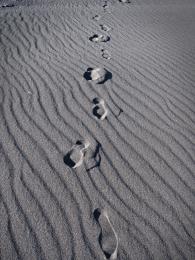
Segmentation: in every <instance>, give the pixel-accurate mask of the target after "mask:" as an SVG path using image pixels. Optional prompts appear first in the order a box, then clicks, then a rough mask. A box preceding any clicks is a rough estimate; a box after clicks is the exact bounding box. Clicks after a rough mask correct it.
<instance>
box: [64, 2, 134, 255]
mask: <svg viewBox="0 0 195 260" xmlns="http://www.w3.org/2000/svg"><path fill="white" fill-rule="evenodd" d="M119 2H122V3H130V1H128V0H119ZM103 9H104V11H108V9H109V5H108V2H107V1H105V4H104V5H103ZM92 19H93V20H95V21H99V20H100V19H101V16H100V15H95V16H94V17H92ZM99 26H100V29H101V30H102V31H104V32H109V31H111V28H110V27H109V26H107V25H105V24H99ZM89 40H90V41H91V42H93V43H96V44H101V43H107V42H109V41H110V40H111V37H110V36H109V35H105V34H94V35H92V36H91V37H89ZM101 55H102V57H103V58H104V59H106V60H110V59H111V53H110V52H109V51H108V50H107V49H106V48H101ZM83 77H84V78H85V79H86V80H87V81H90V82H92V84H93V83H94V84H104V83H105V82H106V81H107V80H110V79H111V78H112V73H111V72H110V71H108V70H107V69H105V68H88V69H87V70H86V71H85V72H84V74H83ZM92 103H93V105H92V113H93V115H94V116H95V117H96V118H97V119H98V120H101V121H103V120H105V119H106V118H107V116H108V114H109V113H108V112H109V111H108V107H107V105H106V103H105V101H104V99H102V98H100V97H95V98H94V99H93V101H92ZM121 112H122V110H121V111H120V112H119V115H120V113H121ZM89 146H90V143H89V142H88V141H85V140H82V141H77V142H76V144H75V145H73V147H72V148H71V150H70V151H69V152H68V153H67V155H66V156H65V157H64V162H65V163H66V164H67V165H68V166H69V167H71V168H77V167H79V166H81V165H82V163H83V161H84V157H85V154H86V152H87V149H88V148H89ZM92 168H93V167H92ZM94 218H95V220H96V221H97V223H98V225H99V227H100V233H99V237H98V239H99V244H100V248H101V250H102V252H103V254H104V259H112V260H114V259H117V252H118V236H117V233H116V231H115V229H114V227H113V225H112V223H111V221H110V218H109V216H108V212H107V210H106V209H99V208H98V209H96V210H95V211H94Z"/></svg>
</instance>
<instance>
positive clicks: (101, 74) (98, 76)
mask: <svg viewBox="0 0 195 260" xmlns="http://www.w3.org/2000/svg"><path fill="white" fill-rule="evenodd" d="M83 77H84V78H85V79H86V80H88V81H94V82H95V83H96V84H103V83H105V82H106V81H107V80H109V79H111V78H112V73H111V72H110V71H108V70H106V69H104V68H88V69H87V71H86V72H85V73H84V74H83Z"/></svg>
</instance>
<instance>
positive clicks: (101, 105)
mask: <svg viewBox="0 0 195 260" xmlns="http://www.w3.org/2000/svg"><path fill="white" fill-rule="evenodd" d="M93 103H94V105H93V114H94V116H96V117H97V118H98V119H100V120H104V119H105V118H106V117H107V115H108V109H107V108H106V106H105V102H104V100H103V99H102V98H94V99H93Z"/></svg>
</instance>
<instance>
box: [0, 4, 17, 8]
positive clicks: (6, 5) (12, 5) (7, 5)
mask: <svg viewBox="0 0 195 260" xmlns="http://www.w3.org/2000/svg"><path fill="white" fill-rule="evenodd" d="M14 6H15V5H14V4H3V5H1V6H0V8H6V7H14Z"/></svg>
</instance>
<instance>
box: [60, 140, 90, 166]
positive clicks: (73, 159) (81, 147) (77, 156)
mask: <svg viewBox="0 0 195 260" xmlns="http://www.w3.org/2000/svg"><path fill="white" fill-rule="evenodd" d="M89 146H90V143H89V141H84V140H79V141H77V142H76V144H75V145H73V146H72V148H71V149H70V151H69V152H68V153H67V154H66V155H65V156H64V162H65V164H67V165H68V166H69V167H71V168H73V169H75V168H77V167H79V166H81V165H82V163H83V160H84V156H85V152H86V150H87V148H88V147H89Z"/></svg>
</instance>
